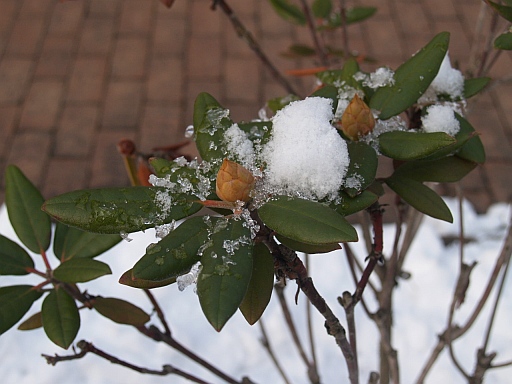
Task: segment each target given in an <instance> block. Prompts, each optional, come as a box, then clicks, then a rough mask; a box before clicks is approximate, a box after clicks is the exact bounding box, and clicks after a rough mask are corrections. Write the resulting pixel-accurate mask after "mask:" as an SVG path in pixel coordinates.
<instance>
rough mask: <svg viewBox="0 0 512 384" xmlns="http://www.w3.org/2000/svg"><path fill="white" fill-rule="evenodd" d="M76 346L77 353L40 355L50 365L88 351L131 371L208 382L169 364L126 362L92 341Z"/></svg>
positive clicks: (202, 383)
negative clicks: (154, 365) (159, 366)
mask: <svg viewBox="0 0 512 384" xmlns="http://www.w3.org/2000/svg"><path fill="white" fill-rule="evenodd" d="M77 346H78V348H80V352H79V353H75V354H73V355H68V356H59V355H55V356H49V355H42V356H43V357H44V358H45V359H46V362H47V363H48V364H51V365H55V364H57V363H58V362H60V361H69V360H77V359H81V358H82V357H84V356H85V355H86V354H88V353H92V354H95V355H97V356H99V357H101V358H103V359H105V360H108V361H110V362H111V363H112V364H118V365H121V366H123V367H126V368H129V369H131V370H133V371H136V372H139V373H144V374H150V375H158V376H167V375H171V374H174V375H178V376H181V377H183V378H185V379H187V380H190V381H192V382H194V383H199V384H208V382H206V381H204V380H201V379H199V378H198V377H196V376H194V375H191V374H189V373H186V372H184V371H182V370H180V369H178V368H175V367H173V366H171V365H168V364H166V365H164V366H163V368H162V370H160V371H157V370H154V369H148V368H143V367H139V366H136V365H134V364H131V363H128V362H126V361H124V360H121V359H119V358H117V357H115V356H113V355H111V354H109V353H107V352H104V351H102V350H100V349H98V348H96V347H95V346H94V345H93V344H92V343H89V342H87V341H85V340H81V341H79V342H78V343H77Z"/></svg>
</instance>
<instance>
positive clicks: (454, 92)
mask: <svg viewBox="0 0 512 384" xmlns="http://www.w3.org/2000/svg"><path fill="white" fill-rule="evenodd" d="M463 94H464V75H463V74H462V73H461V72H460V71H459V70H458V69H455V68H452V65H451V63H450V55H449V54H448V53H446V56H445V57H444V59H443V62H442V63H441V67H440V68H439V72H438V73H437V75H436V77H435V78H434V80H433V81H432V83H431V84H430V86H429V87H428V89H427V91H426V92H425V93H424V94H423V96H421V97H420V99H419V100H418V103H419V104H427V103H429V102H435V101H436V100H437V96H439V95H446V96H448V97H449V98H450V100H452V101H455V100H459V99H461V98H462V97H463Z"/></svg>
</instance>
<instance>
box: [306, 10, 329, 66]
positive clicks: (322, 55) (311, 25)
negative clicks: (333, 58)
mask: <svg viewBox="0 0 512 384" xmlns="http://www.w3.org/2000/svg"><path fill="white" fill-rule="evenodd" d="M300 2H301V4H302V11H303V12H304V15H305V16H306V22H307V24H308V29H309V32H310V34H311V39H312V40H313V45H314V46H315V51H316V54H317V56H318V58H319V59H320V63H321V65H323V66H325V67H327V66H328V65H329V61H328V60H327V54H326V52H325V47H324V44H323V43H321V42H320V38H319V36H318V33H317V29H316V24H315V20H314V19H313V14H312V13H311V8H310V6H309V4H308V3H307V1H306V0H300Z"/></svg>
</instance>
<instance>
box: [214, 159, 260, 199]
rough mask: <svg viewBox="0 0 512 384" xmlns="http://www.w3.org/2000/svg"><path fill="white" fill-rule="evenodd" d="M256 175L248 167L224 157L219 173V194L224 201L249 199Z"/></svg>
mask: <svg viewBox="0 0 512 384" xmlns="http://www.w3.org/2000/svg"><path fill="white" fill-rule="evenodd" d="M254 182H255V180H254V176H253V175H252V174H251V172H249V171H248V170H247V169H245V168H244V167H242V166H241V165H240V164H237V163H235V162H233V161H229V160H228V159H224V161H223V162H222V165H221V166H220V169H219V172H218V173H217V185H216V192H217V196H219V198H220V199H221V200H223V201H229V202H236V201H237V200H240V201H249V200H250V198H251V197H250V196H249V194H250V192H251V191H252V189H253V188H254Z"/></svg>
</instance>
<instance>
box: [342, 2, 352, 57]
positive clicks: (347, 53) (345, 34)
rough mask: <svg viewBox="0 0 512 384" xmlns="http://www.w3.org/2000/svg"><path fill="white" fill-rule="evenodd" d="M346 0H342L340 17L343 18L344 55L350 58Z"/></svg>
mask: <svg viewBox="0 0 512 384" xmlns="http://www.w3.org/2000/svg"><path fill="white" fill-rule="evenodd" d="M345 3H346V1H345V0H340V18H341V31H342V34H343V35H342V40H343V57H344V59H345V60H346V59H348V58H349V56H350V50H349V46H348V30H347V6H346V4H345Z"/></svg>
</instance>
